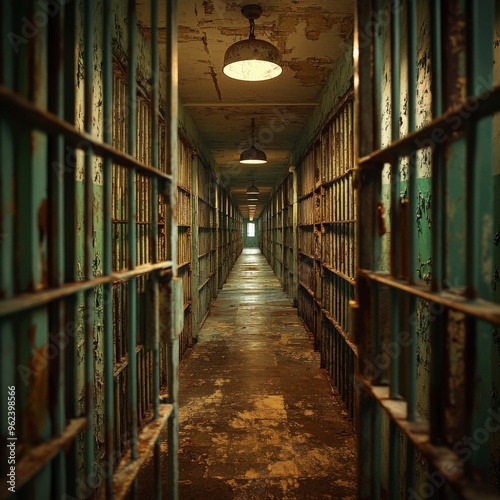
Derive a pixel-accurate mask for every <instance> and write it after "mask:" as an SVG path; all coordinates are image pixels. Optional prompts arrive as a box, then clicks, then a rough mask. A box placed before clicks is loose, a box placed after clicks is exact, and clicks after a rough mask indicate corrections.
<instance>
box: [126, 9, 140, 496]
mask: <svg viewBox="0 0 500 500" xmlns="http://www.w3.org/2000/svg"><path fill="white" fill-rule="evenodd" d="M128 63H129V67H128V99H127V101H128V103H127V104H128V106H127V109H128V131H127V132H128V137H127V139H128V140H127V149H128V154H129V155H130V156H133V157H135V156H136V151H137V147H136V144H137V143H136V140H137V139H136V137H137V20H136V6H135V0H129V1H128ZM127 189H128V191H127V198H128V199H127V207H128V252H129V253H128V268H129V269H134V268H135V267H136V264H137V227H136V219H137V214H136V210H137V207H136V171H135V168H129V170H128V186H127ZM128 308H129V311H128V316H129V320H128V325H127V327H128V413H129V425H130V429H129V436H130V459H131V460H136V459H137V458H138V448H137V433H138V415H137V352H136V346H137V278H132V279H130V281H129V283H128ZM131 492H132V496H133V497H134V498H135V496H136V494H137V478H135V479H134V481H133V484H132V490H131Z"/></svg>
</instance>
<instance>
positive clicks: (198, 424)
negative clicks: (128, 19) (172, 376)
mask: <svg viewBox="0 0 500 500" xmlns="http://www.w3.org/2000/svg"><path fill="white" fill-rule="evenodd" d="M355 458H356V457H355V439H354V432H353V429H352V423H351V422H350V421H348V420H347V417H346V413H345V411H344V410H343V406H342V402H341V401H340V400H339V399H338V398H337V397H335V396H334V395H333V394H332V390H331V387H330V385H329V382H328V380H327V378H326V375H325V372H324V371H323V370H321V369H320V368H319V356H318V354H317V353H314V352H313V350H312V343H311V340H310V338H309V336H308V335H307V332H306V330H305V329H304V327H303V326H302V324H301V322H300V320H299V318H298V317H297V312H296V309H294V308H293V307H292V306H291V304H290V301H289V299H288V296H287V295H286V294H285V293H284V292H283V291H282V290H281V287H280V284H279V281H278V280H277V278H276V277H275V276H274V274H273V272H272V270H271V268H270V267H269V265H268V264H267V262H266V260H265V258H264V257H263V256H262V254H261V253H260V252H259V251H258V250H255V249H245V250H244V252H243V254H242V255H241V256H240V258H239V259H238V261H237V263H236V264H235V266H234V268H233V270H232V272H231V275H230V276H229V279H228V281H227V283H226V284H225V286H224V288H223V290H222V291H221V293H220V294H219V296H218V298H217V300H216V301H215V303H214V304H213V306H212V310H211V314H210V316H209V317H208V319H207V320H206V322H205V324H204V325H203V328H202V329H201V332H200V336H199V342H198V344H197V345H196V347H195V348H194V349H193V351H192V353H191V355H190V356H189V358H188V359H187V360H186V361H185V362H184V363H183V365H182V367H181V373H180V454H179V469H180V484H179V496H180V499H181V500H191V499H207V500H210V499H214V500H219V499H220V500H222V499H241V500H243V499H266V498H269V499H271V498H274V499H302V498H304V499H305V498H307V499H353V498H355V474H356V470H355Z"/></svg>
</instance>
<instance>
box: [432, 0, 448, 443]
mask: <svg viewBox="0 0 500 500" xmlns="http://www.w3.org/2000/svg"><path fill="white" fill-rule="evenodd" d="M441 9H442V5H441V0H436V1H435V2H432V7H431V64H432V69H431V71H432V81H431V92H432V117H433V118H436V117H438V116H440V115H441V114H442V113H443V111H444V109H443V75H444V72H443V47H442V31H443V30H442V22H443V19H442V15H441V12H442V10H441ZM445 185H446V173H445V162H444V158H443V148H442V147H441V146H440V145H437V144H435V145H434V148H433V154H432V181H431V192H432V193H433V194H434V196H433V198H432V233H431V240H432V251H431V253H432V255H431V258H432V277H431V285H430V286H431V290H432V291H434V292H439V291H441V290H442V288H443V282H444V277H445V274H444V269H445V266H446V262H445V257H444V244H445V240H444V234H445V220H446V217H445V213H446V208H445V207H446V199H445V197H444V196H441V194H444V193H445ZM444 331H446V322H445V321H444V317H443V314H441V315H439V316H437V317H436V319H435V321H433V322H432V325H431V339H430V343H431V367H430V406H431V408H432V412H431V415H430V435H431V441H432V443H440V442H441V437H442V429H443V398H442V384H443V382H444V381H443V373H442V370H441V368H442V361H443V359H445V347H444V344H445V342H444V335H443V332H444Z"/></svg>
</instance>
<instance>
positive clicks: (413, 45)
mask: <svg viewBox="0 0 500 500" xmlns="http://www.w3.org/2000/svg"><path fill="white" fill-rule="evenodd" d="M406 8H407V14H406V15H407V33H408V133H409V134H411V133H413V132H414V131H415V129H416V102H417V83H416V82H417V26H416V24H417V19H418V18H417V4H416V2H408V3H407V7H406ZM408 169H409V171H408V212H409V217H408V220H406V221H405V224H408V232H409V237H408V247H409V248H408V253H409V257H408V262H409V269H408V270H407V272H408V279H409V281H410V283H411V284H413V283H415V281H416V250H417V242H416V227H415V225H416V224H415V217H414V214H415V213H416V204H417V186H416V184H417V155H416V153H415V152H411V153H410V157H409V167H408ZM409 309H410V311H409V312H410V317H413V315H414V314H415V313H416V299H415V297H414V296H413V295H411V296H410V299H409ZM409 328H410V331H409V334H410V346H409V353H408V359H409V362H408V396H407V398H408V420H410V421H413V420H415V418H416V411H417V328H416V324H415V322H410V326H409ZM408 448H409V449H408V453H407V455H408V456H412V457H413V459H414V456H415V451H414V449H412V447H411V446H409V447H408ZM407 460H408V458H407ZM407 470H408V474H409V475H411V478H408V479H407V488H408V487H410V486H411V485H412V484H413V474H414V470H415V467H411V464H409V465H408V467H407Z"/></svg>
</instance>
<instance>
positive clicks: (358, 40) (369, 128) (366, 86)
mask: <svg viewBox="0 0 500 500" xmlns="http://www.w3.org/2000/svg"><path fill="white" fill-rule="evenodd" d="M375 10H377V11H376V12H375V13H376V14H378V1H377V0H373V1H366V2H361V1H358V2H356V8H355V11H354V47H353V56H354V92H355V99H354V105H355V109H354V130H355V133H354V137H353V138H354V152H355V156H356V158H360V157H362V156H365V155H367V154H369V153H371V152H372V150H374V149H377V148H376V147H374V146H375V145H377V144H378V143H379V138H378V137H375V135H374V134H375V133H377V132H376V131H378V130H379V127H378V124H376V123H375V122H376V120H377V118H379V116H380V115H379V108H378V107H377V106H378V99H377V98H376V94H375V92H376V91H377V89H378V83H379V80H378V79H377V74H381V73H379V72H378V71H377V69H378V70H380V69H381V68H380V66H377V62H380V59H377V57H378V56H379V55H380V54H377V44H376V40H377V38H376V36H375V35H374V34H372V33H367V32H366V28H367V26H370V21H371V18H370V17H371V14H372V13H373V12H374V11H375ZM372 49H373V57H372ZM372 64H373V71H374V75H375V78H373V79H372V75H371V71H372ZM378 123H380V121H379V122H378ZM376 125H377V126H376ZM334 175H336V173H335V174H334ZM379 177H380V176H379ZM356 180H357V182H358V189H359V193H358V201H359V202H360V205H359V210H358V213H359V215H360V220H361V223H360V224H357V233H358V234H357V240H358V243H359V244H358V246H357V253H358V256H357V262H358V265H359V266H360V267H363V268H366V269H371V268H373V266H374V261H375V253H376V252H375V245H374V243H373V239H374V230H375V227H374V220H373V218H372V219H371V220H370V218H369V217H370V216H369V210H373V206H372V204H373V203H374V201H375V197H376V196H377V193H376V188H377V187H378V186H379V185H380V182H375V179H374V176H373V174H371V173H370V172H365V171H361V172H357V179H356ZM365 218H366V221H365ZM361 227H363V231H364V232H361V230H360V228H361ZM365 241H366V243H367V244H366V245H363V244H362V243H363V242H365ZM357 298H358V301H359V310H361V309H363V308H366V309H364V311H365V314H364V315H361V314H359V315H358V318H357V321H356V323H357V326H358V328H359V329H360V330H362V331H367V332H369V331H370V324H371V318H370V317H369V316H370V314H369V313H368V314H366V312H367V311H368V312H371V305H370V300H371V298H370V291H369V286H367V283H366V280H363V279H362V278H361V279H360V277H359V276H357ZM356 339H357V342H358V352H359V356H358V361H357V366H356V375H357V376H358V377H359V376H361V377H362V376H363V371H364V363H365V362H366V361H367V356H368V352H369V351H368V347H369V346H368V345H367V344H369V341H368V339H365V338H363V339H361V338H360V335H358V333H357V334H356ZM357 396H358V397H357V411H356V414H357V421H356V428H357V433H356V435H357V439H358V442H357V448H358V450H359V453H358V461H357V471H358V472H357V476H358V499H359V500H371V499H372V498H374V497H373V496H372V474H373V467H372V463H373V461H374V458H375V457H374V456H373V455H372V454H371V453H370V452H371V451H372V450H371V447H372V442H373V439H374V434H375V432H374V427H373V423H372V415H373V413H374V411H376V405H375V401H374V400H373V399H372V398H371V397H370V396H368V395H367V394H366V393H365V391H364V390H363V388H362V387H361V388H360V389H359V392H358V395H357ZM375 498H377V497H375Z"/></svg>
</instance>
